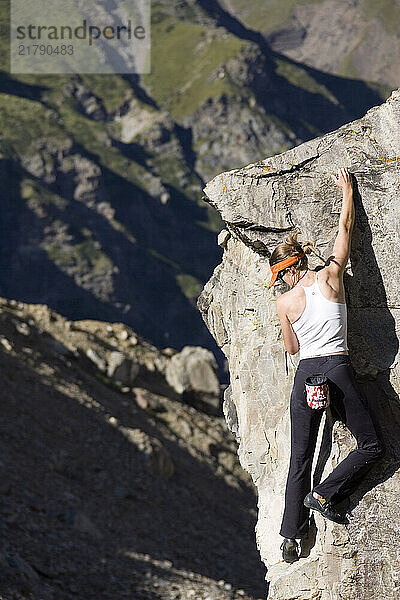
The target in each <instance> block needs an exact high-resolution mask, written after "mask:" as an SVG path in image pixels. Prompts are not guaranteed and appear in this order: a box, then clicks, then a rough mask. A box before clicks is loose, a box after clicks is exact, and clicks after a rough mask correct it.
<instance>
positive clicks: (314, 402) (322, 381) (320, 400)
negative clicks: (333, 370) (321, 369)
mask: <svg viewBox="0 0 400 600" xmlns="http://www.w3.org/2000/svg"><path fill="white" fill-rule="evenodd" d="M304 385H305V388H306V391H307V404H308V406H310V408H320V409H324V408H327V407H328V406H329V401H330V397H329V385H328V378H327V377H326V375H323V374H318V375H311V376H310V377H307V379H306V380H305V382H304Z"/></svg>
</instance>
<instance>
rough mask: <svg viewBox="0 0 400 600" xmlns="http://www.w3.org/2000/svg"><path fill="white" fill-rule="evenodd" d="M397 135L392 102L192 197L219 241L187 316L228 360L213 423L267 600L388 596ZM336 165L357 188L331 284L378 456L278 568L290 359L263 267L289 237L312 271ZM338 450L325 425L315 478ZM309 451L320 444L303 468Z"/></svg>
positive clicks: (346, 439) (391, 578)
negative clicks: (228, 460) (339, 293)
mask: <svg viewBox="0 0 400 600" xmlns="http://www.w3.org/2000/svg"><path fill="white" fill-rule="evenodd" d="M399 123H400V90H397V91H394V92H393V93H392V95H391V96H390V98H389V99H388V100H387V101H386V102H385V103H384V104H382V105H381V106H377V107H374V108H372V109H370V110H369V111H368V112H367V113H366V115H365V116H364V117H363V118H362V119H359V120H357V121H354V122H352V123H349V124H348V125H344V126H342V127H340V128H339V129H338V130H336V131H333V132H331V133H329V134H327V135H325V136H322V137H319V138H316V139H314V140H311V141H309V142H306V143H304V144H302V145H300V146H298V147H297V148H294V149H292V150H289V151H287V152H284V153H283V154H280V155H277V156H274V157H271V158H268V159H266V160H263V161H260V162H258V163H254V164H251V165H249V166H247V167H244V168H241V169H235V170H233V171H229V172H225V173H222V174H220V175H218V176H217V177H215V178H214V179H212V180H211V181H210V182H209V183H208V185H207V186H206V188H205V190H204V191H205V193H206V195H207V198H208V201H209V202H210V203H211V204H212V205H213V206H215V207H216V208H217V209H218V210H219V212H220V214H221V216H222V218H223V219H224V221H225V222H226V228H227V230H226V232H224V234H223V235H222V233H221V235H220V236H219V243H220V245H221V246H222V247H223V248H224V254H223V258H222V262H221V263H220V264H219V265H218V266H217V267H216V269H215V270H214V273H213V275H212V277H211V279H210V280H209V281H208V282H207V284H206V285H205V287H204V289H203V291H202V293H201V295H200V296H199V298H198V308H199V309H200V311H201V313H202V316H203V318H204V320H205V322H206V324H207V326H208V328H209V330H210V331H211V333H212V335H213V336H214V338H215V340H216V341H217V343H218V345H219V346H220V348H221V349H222V350H223V352H224V354H225V355H226V357H227V359H228V362H229V370H230V379H231V383H230V386H229V387H228V388H227V390H226V391H225V396H224V413H225V417H226V420H227V423H228V426H229V427H230V428H231V430H232V431H233V432H234V433H235V435H236V438H237V441H238V443H239V447H238V454H239V458H240V462H241V465H242V466H243V468H244V469H246V470H247V471H248V472H249V473H250V474H251V476H252V479H253V481H254V483H255V484H256V485H257V487H258V492H259V501H258V507H259V515H258V522H257V525H256V540H257V546H258V549H259V551H260V554H261V559H262V560H263V562H264V563H265V564H266V565H267V567H268V573H267V579H268V580H269V581H270V589H269V598H273V599H277V598H281V599H285V600H289V599H293V598H296V599H303V598H304V599H311V598H312V599H318V600H328V598H329V600H334V599H339V598H341V599H345V600H355V599H357V600H358V599H360V600H361V599H362V600H368V599H372V598H384V597H387V598H395V597H397V595H396V590H397V592H398V590H399V588H398V586H399V572H400V564H399V563H400V557H399V553H398V551H397V550H396V547H397V540H398V537H399V533H400V510H399V507H398V502H397V500H396V498H397V496H398V494H399V490H400V477H399V473H398V471H397V469H398V467H399V455H400V410H399V408H400V405H399V390H400V381H399V378H400V366H399V342H398V338H399V329H400V325H399V323H400V304H399V300H398V298H399V281H400V267H399V262H398V243H399V233H400V204H399V193H400V186H399V175H400V125H399ZM341 166H347V167H348V168H349V170H350V171H351V172H352V173H353V174H354V175H355V178H356V181H357V186H356V190H355V211H356V221H355V225H354V230H353V237H352V249H351V255H350V261H349V265H348V267H347V271H346V273H345V275H344V282H345V288H346V302H347V307H348V343H349V349H350V357H351V360H352V364H353V367H354V370H355V373H356V378H357V380H358V381H359V384H360V386H361V388H362V389H363V391H364V392H365V395H366V397H367V399H368V402H369V405H370V409H371V411H372V413H373V416H374V420H375V422H376V424H377V428H378V431H379V433H380V437H381V438H382V440H383V442H384V444H385V446H386V454H385V456H384V458H383V459H382V460H381V461H380V462H379V464H378V465H376V466H375V467H374V468H373V469H372V470H371V471H370V472H369V473H368V475H367V476H365V478H364V479H363V481H362V483H361V484H360V486H359V488H358V489H357V491H356V493H354V494H353V495H352V496H351V498H350V513H349V525H347V526H342V525H336V524H334V523H331V522H329V521H325V520H323V519H322V517H321V518H320V516H319V515H317V516H316V518H315V527H314V526H313V527H312V535H311V536H310V539H309V540H308V545H307V547H304V548H303V552H302V558H301V559H300V560H299V561H298V562H296V563H294V564H292V565H288V564H286V563H283V562H282V560H281V552H280V549H279V546H280V543H281V541H282V538H281V537H280V536H279V526H280V521H281V517H282V513H283V504H284V488H285V482H286V475H287V469H288V463H289V453H290V423H289V412H288V406H289V398H290V393H291V389H292V384H293V376H294V373H295V369H296V366H297V363H298V355H295V356H290V355H287V356H288V360H286V361H285V352H284V345H283V340H282V332H281V327H280V323H279V320H278V317H277V316H276V310H275V300H276V297H277V296H279V295H280V294H281V293H283V292H284V291H286V286H285V284H284V283H281V284H278V285H280V286H281V287H280V288H279V287H278V286H276V287H274V288H272V289H271V288H268V282H269V279H270V269H269V263H268V257H269V256H270V255H271V253H272V251H273V249H274V248H275V246H276V245H277V244H278V243H279V242H281V241H283V240H284V238H285V237H286V236H287V235H288V233H289V232H290V231H292V230H293V229H299V230H300V231H301V236H300V239H301V240H312V241H313V242H314V245H315V247H316V248H317V250H318V253H319V255H320V256H317V255H314V254H311V255H309V266H310V268H315V267H317V266H321V265H323V264H324V260H325V259H326V258H328V256H329V255H330V252H331V250H332V248H333V243H334V239H335V237H336V234H337V228H338V220H339V214H340V209H341V192H340V190H339V188H337V187H336V186H335V185H334V184H333V183H332V180H331V179H330V175H331V174H332V173H335V172H336V171H337V169H338V168H339V167H341ZM329 426H330V418H329V413H327V419H326V427H327V428H329ZM321 427H322V426H321ZM321 438H322V435H321V432H320V439H321ZM352 447H354V439H353V438H352V436H351V434H350V433H349V431H348V430H347V429H346V427H345V426H344V425H343V424H341V423H339V422H336V423H335V424H334V425H333V431H332V448H331V452H330V456H329V458H328V460H327V462H326V464H325V467H324V472H323V477H324V476H325V474H327V473H328V472H330V470H331V469H332V467H333V466H335V465H336V464H337V462H338V461H340V460H342V459H343V458H344V457H345V456H346V455H347V453H348V452H349V450H350V449H351V448H352ZM320 450H321V445H320V448H319V449H318V448H317V451H316V457H317V456H318V454H319V451H320ZM395 546H396V547H395Z"/></svg>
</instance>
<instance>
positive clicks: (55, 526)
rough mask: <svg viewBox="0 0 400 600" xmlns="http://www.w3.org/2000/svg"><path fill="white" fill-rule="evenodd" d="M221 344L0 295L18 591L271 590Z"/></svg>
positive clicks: (1, 517)
mask: <svg viewBox="0 0 400 600" xmlns="http://www.w3.org/2000/svg"><path fill="white" fill-rule="evenodd" d="M208 353H209V351H208V350H205V349H204V348H190V347H185V348H184V349H183V350H182V352H177V351H176V350H174V349H173V348H167V349H164V350H159V349H158V348H156V347H155V346H153V345H152V344H150V343H149V342H148V341H146V340H145V339H143V338H142V337H141V336H139V335H138V334H137V333H135V332H134V331H133V330H132V329H131V328H129V327H126V326H125V325H124V324H122V323H113V324H111V323H107V322H101V321H92V320H84V321H70V320H67V319H65V318H64V317H62V316H61V315H59V314H58V313H56V312H54V311H52V310H50V309H49V308H48V307H47V306H45V305H33V304H24V303H22V302H16V301H15V300H6V299H0V370H1V381H2V389H3V393H2V410H1V416H0V430H1V435H0V447H1V461H0V466H1V479H0V490H1V494H0V497H1V502H0V531H1V545H0V597H1V598H2V599H3V600H23V599H26V598H28V599H35V600H39V599H42V600H72V599H77V598H79V599H82V600H90V599H93V600H98V599H99V598H102V599H103V598H104V599H107V598H109V599H110V600H116V599H122V598H129V599H130V600H131V599H133V598H134V599H135V600H140V599H142V600H167V599H171V600H172V599H175V600H190V599H196V600H240V599H244V600H255V599H260V598H264V595H265V581H264V576H265V569H264V567H263V565H262V563H261V562H260V560H259V556H258V553H257V551H256V548H255V545H254V533H253V530H254V524H255V516H256V511H255V505H256V494H255V487H254V485H253V483H252V481H251V478H250V477H249V475H248V474H247V473H246V472H245V471H244V470H243V469H242V467H241V466H240V464H239V461H238V458H237V455H236V441H235V439H234V436H233V434H232V433H231V432H230V431H229V430H228V429H227V427H226V424H225V421H224V418H223V416H222V415H221V414H220V412H218V413H216V414H214V415H212V414H210V412H211V411H210V410H205V407H203V410H199V408H195V407H194V406H192V405H189V404H187V401H188V399H190V394H189V395H188V392H190V391H191V392H192V395H191V399H192V401H194V400H195V399H196V398H197V400H199V399H200V400H201V399H203V400H204V397H203V396H202V394H201V390H200V386H199V385H198V384H197V386H196V385H195V383H196V378H195V375H196V374H197V375H199V373H200V374H201V381H202V383H203V385H204V383H205V382H208V383H207V385H206V388H207V389H203V392H204V393H205V394H206V395H207V394H208V395H210V393H211V392H210V390H212V389H213V388H214V393H215V383H213V381H215V380H213V377H214V378H215V372H216V364H213V361H212V360H211V359H210V356H208ZM194 358H196V360H194ZM214 362H215V361H214ZM197 383H198V382H197ZM189 384H191V385H189ZM185 392H186V394H185Z"/></svg>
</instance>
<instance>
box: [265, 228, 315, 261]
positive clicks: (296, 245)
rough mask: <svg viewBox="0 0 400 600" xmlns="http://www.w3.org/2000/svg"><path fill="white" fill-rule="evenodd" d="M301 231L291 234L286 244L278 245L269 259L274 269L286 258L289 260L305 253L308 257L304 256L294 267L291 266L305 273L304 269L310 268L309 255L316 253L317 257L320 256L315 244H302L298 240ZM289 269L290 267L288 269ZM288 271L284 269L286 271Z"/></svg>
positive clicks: (305, 242) (307, 242)
mask: <svg viewBox="0 0 400 600" xmlns="http://www.w3.org/2000/svg"><path fill="white" fill-rule="evenodd" d="M299 233H300V231H295V232H292V233H290V234H289V235H288V236H287V238H286V240H285V241H284V242H281V243H280V244H278V245H277V246H276V248H275V250H274V251H273V252H272V254H271V257H270V259H269V264H270V266H271V267H272V265H275V264H276V263H278V262H281V261H282V260H284V259H285V258H288V257H289V256H297V255H298V254H301V252H304V253H305V255H306V256H303V257H302V258H300V259H299V260H298V261H297V262H296V263H294V264H293V265H291V266H292V267H293V268H294V269H295V270H296V271H303V270H304V269H307V267H308V258H307V254H311V252H314V253H315V254H317V256H319V254H318V252H317V250H316V249H315V247H314V244H313V243H312V242H310V241H304V242H300V241H299V240H298V239H297V236H298V235H299ZM287 268H289V267H287ZM285 270H286V269H284V271H285Z"/></svg>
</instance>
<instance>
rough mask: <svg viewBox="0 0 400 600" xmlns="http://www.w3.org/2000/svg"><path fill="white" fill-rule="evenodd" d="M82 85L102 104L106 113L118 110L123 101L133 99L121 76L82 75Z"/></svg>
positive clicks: (129, 88) (127, 84)
mask: <svg viewBox="0 0 400 600" xmlns="http://www.w3.org/2000/svg"><path fill="white" fill-rule="evenodd" d="M82 79H83V82H84V84H85V85H86V86H87V87H88V88H90V89H91V90H92V92H93V94H94V95H95V96H97V98H100V100H101V101H102V102H103V105H104V107H105V109H106V111H107V112H112V111H114V110H116V109H117V108H119V107H120V106H121V104H123V103H124V100H126V99H128V98H131V97H133V95H134V94H133V92H132V88H131V86H130V85H129V83H128V82H127V81H126V80H125V79H123V77H121V75H101V74H100V75H97V74H92V73H90V74H85V73H84V74H82Z"/></svg>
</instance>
